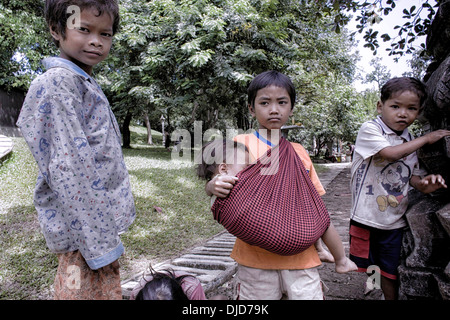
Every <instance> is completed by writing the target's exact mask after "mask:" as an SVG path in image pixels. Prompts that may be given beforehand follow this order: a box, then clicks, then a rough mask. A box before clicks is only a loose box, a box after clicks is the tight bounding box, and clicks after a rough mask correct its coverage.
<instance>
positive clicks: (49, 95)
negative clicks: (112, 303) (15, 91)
mask: <svg viewBox="0 0 450 320" xmlns="http://www.w3.org/2000/svg"><path fill="white" fill-rule="evenodd" d="M45 17H46V21H47V24H48V26H49V28H50V33H51V35H52V37H53V40H54V42H55V44H56V45H57V47H58V48H59V50H60V56H59V57H54V58H48V59H45V60H44V61H43V64H44V66H45V68H46V69H47V71H46V72H45V73H44V74H42V75H40V76H38V77H37V78H36V79H35V80H34V81H33V82H32V84H31V86H30V89H29V91H28V93H27V96H26V99H25V102H24V104H23V107H22V111H21V113H20V117H19V120H18V122H17V125H18V126H19V127H20V129H21V132H22V134H23V136H24V138H25V141H26V142H27V144H28V146H29V148H30V150H31V153H32V154H33V156H34V158H35V160H36V162H37V165H38V168H39V176H38V179H37V183H36V187H35V194H34V203H35V207H36V210H37V212H38V218H39V222H40V225H41V228H42V231H43V233H44V236H45V239H46V242H47V246H48V247H49V249H50V250H51V251H52V252H55V253H57V254H58V261H59V265H58V270H57V275H56V278H55V299H121V298H122V292H121V286H120V275H119V263H118V258H119V257H120V256H121V255H122V253H123V252H124V247H123V244H122V242H121V240H120V236H119V235H120V234H121V233H123V232H125V231H126V230H127V228H128V227H129V226H130V224H131V223H132V222H133V220H134V218H135V214H136V213H135V206H134V200H133V196H132V193H131V187H130V182H129V176H128V171H127V169H126V166H125V162H124V159H123V154H122V149H121V136H120V131H119V127H118V125H117V121H116V119H115V117H114V115H113V113H112V111H111V108H110V105H109V102H108V100H107V98H106V97H105V95H104V94H103V92H102V90H101V88H100V87H99V85H98V84H97V83H96V82H95V80H94V79H93V78H92V69H93V67H94V66H95V65H96V64H98V63H100V62H102V61H103V60H104V59H105V58H106V57H107V56H108V53H109V50H110V48H111V44H112V38H113V36H114V34H115V33H116V32H117V29H118V27H119V8H118V5H117V3H116V1H110V0H97V1H87V0H71V1H70V0H47V1H46V6H45Z"/></svg>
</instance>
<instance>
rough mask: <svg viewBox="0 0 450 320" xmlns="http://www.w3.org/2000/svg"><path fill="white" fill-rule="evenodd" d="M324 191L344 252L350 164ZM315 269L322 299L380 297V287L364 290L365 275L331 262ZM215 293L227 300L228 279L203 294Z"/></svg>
mask: <svg viewBox="0 0 450 320" xmlns="http://www.w3.org/2000/svg"><path fill="white" fill-rule="evenodd" d="M326 192H327V193H326V195H325V196H323V200H324V202H325V205H326V206H327V208H328V211H329V213H330V216H331V219H332V222H333V224H334V226H335V228H336V229H337V231H338V233H339V234H340V235H341V239H342V242H343V244H344V248H345V251H346V253H347V254H348V250H349V243H348V239H349V236H348V228H349V215H350V209H351V193H350V168H346V169H343V170H342V171H341V173H340V174H339V175H338V176H337V177H336V178H335V179H334V180H333V181H332V182H331V183H330V184H329V185H328V187H327V188H326ZM319 273H320V277H321V279H322V282H323V284H324V294H325V299H326V300H379V299H380V298H381V290H373V291H371V292H369V293H368V294H365V293H364V288H365V282H366V281H367V276H366V275H365V274H363V273H359V272H351V273H348V274H338V273H336V272H335V271H334V264H331V263H324V264H322V265H321V266H320V267H319ZM217 294H221V295H224V296H226V297H227V298H228V299H230V300H231V299H232V285H231V282H230V283H226V284H224V285H223V286H222V287H219V288H218V289H217V290H215V291H214V292H211V293H208V295H207V297H211V296H214V295H217Z"/></svg>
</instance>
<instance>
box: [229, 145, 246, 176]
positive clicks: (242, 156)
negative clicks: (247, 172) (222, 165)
mask: <svg viewBox="0 0 450 320" xmlns="http://www.w3.org/2000/svg"><path fill="white" fill-rule="evenodd" d="M248 164H249V154H248V152H245V151H244V150H241V149H237V150H236V152H235V155H234V161H232V163H228V164H227V165H226V167H227V172H226V174H227V175H230V176H236V175H237V174H238V172H240V171H242V170H244V169H245V168H247V167H248Z"/></svg>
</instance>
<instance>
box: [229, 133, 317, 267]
mask: <svg viewBox="0 0 450 320" xmlns="http://www.w3.org/2000/svg"><path fill="white" fill-rule="evenodd" d="M234 140H235V141H237V142H240V143H243V144H245V145H246V146H247V148H248V149H249V151H250V156H251V157H252V158H253V159H258V158H260V157H261V156H263V155H264V154H265V153H266V152H267V150H269V149H270V146H268V145H267V144H266V143H265V142H263V141H261V140H260V139H258V137H256V135H254V134H242V135H238V136H236V137H235V139H234ZM291 144H292V146H293V147H294V150H295V151H296V152H297V154H298V155H299V157H300V159H301V160H302V163H303V165H304V166H305V168H306V170H308V172H309V176H310V178H311V181H312V183H313V185H314V186H315V187H316V190H317V191H318V193H319V194H320V195H323V194H325V189H324V188H323V186H322V184H321V183H320V181H319V177H318V176H317V173H316V170H315V169H314V166H313V164H312V161H311V159H310V157H309V155H308V152H307V151H306V150H305V148H303V147H302V146H301V145H300V144H298V143H292V142H291ZM231 257H232V258H233V259H234V260H236V262H237V263H239V264H242V265H244V266H247V267H251V268H258V269H275V270H282V269H291V270H292V269H308V268H313V267H317V266H319V265H320V264H321V262H320V259H319V256H318V255H317V251H316V248H315V247H314V245H312V246H311V247H309V248H308V249H306V250H305V251H303V252H301V253H299V254H296V255H292V256H282V255H279V254H276V253H272V252H270V251H267V250H264V249H262V248H260V247H258V246H252V245H249V244H248V243H246V242H244V241H242V240H240V239H236V242H235V244H234V248H233V251H232V252H231Z"/></svg>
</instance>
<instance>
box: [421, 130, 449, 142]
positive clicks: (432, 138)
mask: <svg viewBox="0 0 450 320" xmlns="http://www.w3.org/2000/svg"><path fill="white" fill-rule="evenodd" d="M425 136H426V137H427V139H428V143H429V144H432V143H435V142H436V141H439V140H440V139H441V138H443V137H446V136H450V130H436V131H433V132H430V133H427V134H426V135H425Z"/></svg>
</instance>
